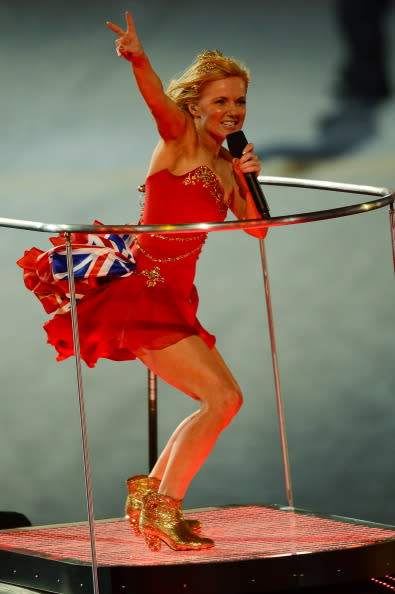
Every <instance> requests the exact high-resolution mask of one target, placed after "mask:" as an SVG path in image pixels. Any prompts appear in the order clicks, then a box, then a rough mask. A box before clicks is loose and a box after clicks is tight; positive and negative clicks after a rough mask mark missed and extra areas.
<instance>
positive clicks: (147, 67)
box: [107, 11, 187, 141]
mask: <svg viewBox="0 0 395 594" xmlns="http://www.w3.org/2000/svg"><path fill="white" fill-rule="evenodd" d="M125 18H126V25H127V27H126V31H124V30H123V29H121V27H118V26H117V25H114V23H110V22H107V27H108V28H109V29H111V30H112V31H114V32H115V33H117V35H119V37H118V39H116V40H115V47H116V51H117V54H118V56H121V57H123V58H125V60H127V61H128V62H130V63H131V65H132V69H133V73H134V76H135V79H136V82H137V85H138V87H139V89H140V92H141V94H142V96H143V98H144V100H145V102H146V104H147V105H148V108H149V109H150V111H151V113H152V115H153V116H154V118H155V120H156V123H157V126H158V130H159V134H160V135H161V137H162V138H163V139H164V140H165V141H167V140H173V139H176V138H178V137H179V136H181V135H182V134H183V133H184V132H185V127H186V123H187V114H186V113H184V112H183V111H182V110H181V109H180V108H179V107H177V105H176V104H175V103H174V102H173V101H172V100H171V99H170V98H169V97H168V96H167V95H166V94H165V92H164V89H163V85H162V81H161V80H160V78H159V77H158V75H157V74H156V72H155V71H154V69H153V68H152V66H151V63H150V61H149V59H148V57H147V55H146V54H145V52H144V48H143V46H142V44H141V41H140V39H139V37H138V35H137V33H136V28H135V25H134V22H133V18H132V15H131V13H130V12H128V11H127V12H126V13H125Z"/></svg>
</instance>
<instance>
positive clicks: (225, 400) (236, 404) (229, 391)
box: [208, 386, 243, 428]
mask: <svg viewBox="0 0 395 594" xmlns="http://www.w3.org/2000/svg"><path fill="white" fill-rule="evenodd" d="M242 404H243V395H242V393H241V390H240V388H239V387H238V386H226V387H224V386H222V388H219V389H218V391H216V394H214V395H213V398H212V399H211V400H210V402H209V403H208V408H209V411H210V413H211V414H212V415H213V416H214V417H215V418H216V421H217V422H218V423H219V425H220V426H221V427H222V428H223V427H226V426H227V425H229V423H230V422H231V420H232V419H233V418H234V417H235V416H236V415H237V413H238V412H239V410H240V408H241V406H242Z"/></svg>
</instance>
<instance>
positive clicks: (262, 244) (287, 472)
mask: <svg viewBox="0 0 395 594" xmlns="http://www.w3.org/2000/svg"><path fill="white" fill-rule="evenodd" d="M259 245H260V252H261V260H262V272H263V282H264V285H265V295H266V309H267V318H268V323H269V333H270V346H271V352H272V363H273V373H274V384H275V388H276V401H277V413H278V421H279V425H280V439H281V452H282V458H283V465H284V478H285V491H286V497H287V501H288V506H289V507H290V508H291V509H293V508H294V497H293V491H292V481H291V469H290V464H289V454H288V444H287V435H286V429H285V416H284V406H283V399H282V395H281V389H280V374H279V369H278V358H277V347H276V336H275V331H274V322H273V311H272V302H271V296H270V283H269V273H268V267H267V258H266V250H265V240H264V239H260V240H259Z"/></svg>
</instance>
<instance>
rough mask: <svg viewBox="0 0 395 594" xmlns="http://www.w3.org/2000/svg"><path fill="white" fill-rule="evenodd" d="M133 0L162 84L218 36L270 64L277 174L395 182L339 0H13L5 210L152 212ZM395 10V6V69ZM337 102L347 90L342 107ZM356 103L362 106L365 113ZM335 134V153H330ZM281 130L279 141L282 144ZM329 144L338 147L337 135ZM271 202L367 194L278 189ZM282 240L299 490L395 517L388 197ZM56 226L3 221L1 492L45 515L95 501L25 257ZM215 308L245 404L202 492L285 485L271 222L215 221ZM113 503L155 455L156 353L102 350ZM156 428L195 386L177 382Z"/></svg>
mask: <svg viewBox="0 0 395 594" xmlns="http://www.w3.org/2000/svg"><path fill="white" fill-rule="evenodd" d="M126 9H130V10H131V11H132V12H133V14H134V16H135V20H136V23H137V28H138V31H139V32H140V35H141V38H142V40H143V42H144V45H145V48H146V51H147V53H148V54H149V55H150V57H151V59H152V62H153V64H154V67H155V68H156V70H157V71H158V73H159V74H160V76H161V77H162V79H163V81H164V82H165V83H166V82H167V81H168V80H169V79H170V78H171V77H172V76H173V75H174V74H176V73H178V72H179V71H181V70H182V69H183V68H184V67H185V66H186V65H188V64H189V63H190V62H191V61H192V59H193V57H194V55H195V54H196V53H198V52H200V51H201V50H203V49H206V48H213V49H215V48H218V49H221V50H222V51H223V52H224V53H225V54H229V55H232V56H235V57H238V58H239V59H241V60H242V61H244V62H245V63H246V64H247V65H248V67H249V68H250V69H251V72H252V83H251V87H250V91H249V116H248V121H247V123H246V126H245V132H246V134H247V136H248V137H249V138H250V139H251V140H252V141H253V142H255V144H256V146H257V150H259V152H260V154H261V155H262V158H263V172H262V173H263V174H266V175H280V176H294V177H302V178H303V177H305V178H310V179H325V180H332V181H341V182H350V183H357V184H368V185H376V186H380V187H381V186H384V187H390V188H391V187H392V188H393V187H395V175H394V157H395V150H394V141H395V125H394V122H395V100H394V98H393V96H392V95H391V96H389V97H388V98H387V100H386V101H383V102H380V103H379V104H378V105H374V107H371V106H368V108H367V109H366V110H365V111H364V109H365V107H364V109H363V110H362V112H361V113H362V115H361V114H359V115H358V118H355V117H354V119H353V118H352V117H351V116H350V118H349V119H347V118H346V119H343V120H341V119H340V121H339V122H340V123H339V122H338V121H337V120H336V121H335V126H336V125H337V128H336V130H335V133H334V131H333V128H332V129H327V128H325V130H326V132H327V133H326V134H325V133H323V131H324V128H323V126H322V121H323V118H324V119H325V118H326V117H327V116H328V115H329V116H331V115H333V114H335V116H336V114H338V112H339V98H338V97H337V96H336V94H334V89H335V87H336V80H337V78H338V76H339V68H340V66H341V64H342V61H343V60H344V56H345V45H344V41H343V39H342V37H341V35H340V33H339V25H338V22H337V20H336V18H335V12H334V3H333V2H331V1H330V0H315V1H314V2H311V0H282V2H275V1H274V0H273V1H271V0H250V1H249V2H248V3H247V2H245V3H241V2H235V1H234V0H229V1H224V0H217V1H216V2H209V1H208V0H200V1H199V2H196V3H187V2H178V1H174V0H172V1H171V2H170V1H167V2H165V1H160V0H141V1H136V0H135V1H132V0H131V1H130V2H119V1H110V0H108V1H101V2H90V1H86V2H80V1H68V2H60V1H58V0H48V1H34V2H33V1H27V0H26V1H25V2H23V1H21V0H9V1H7V0H1V2H0V64H1V79H0V85H1V93H0V138H1V145H0V146H1V149H0V150H1V158H0V200H1V212H0V215H1V216H2V217H10V218H20V219H26V220H37V221H45V222H56V223H61V222H63V223H87V222H91V221H93V220H94V219H99V220H101V221H103V222H105V223H108V224H111V223H114V224H115V223H126V222H128V221H130V222H136V221H137V219H138V216H139V210H140V206H139V200H140V196H139V195H138V192H137V190H136V188H137V186H138V185H139V184H140V183H142V182H143V181H144V177H145V172H146V169H147V164H148V160H149V157H150V153H151V150H152V148H153V146H154V144H155V142H156V139H157V132H156V129H155V126H154V123H153V122H152V119H151V116H150V114H149V113H148V111H147V109H146V107H145V105H144V104H143V102H142V100H141V98H140V97H139V95H138V93H137V91H136V89H135V86H134V82H133V79H132V78H131V76H130V73H129V67H128V65H127V64H126V63H125V62H123V61H121V60H119V59H118V58H117V57H116V55H115V53H114V51H113V39H114V35H113V34H112V33H111V32H110V31H109V30H107V29H106V27H105V24H104V23H105V21H106V20H112V21H115V22H117V23H119V24H122V20H123V12H124V10H126ZM394 25H395V15H394V9H393V7H392V8H391V10H390V12H389V13H388V15H387V17H386V22H385V30H386V32H387V39H388V43H387V49H388V55H389V63H390V74H391V77H393V75H394V70H395V60H394V58H395V45H394V41H393V39H392V34H393V32H394ZM340 111H341V109H340ZM352 113H353V114H354V116H355V113H356V112H355V111H354V112H351V114H352ZM329 140H330V148H331V151H329V153H330V154H325V150H324V151H322V150H320V148H322V147H324V148H325V147H326V146H327V144H328V141H329ZM279 147H280V148H279ZM326 153H328V151H326ZM265 192H266V195H267V198H268V201H269V203H270V205H271V209H272V214H278V215H280V214H289V213H293V212H304V211H309V210H316V209H319V208H331V207H334V206H337V205H340V204H350V203H354V202H360V201H361V200H362V199H361V197H360V196H353V195H338V194H334V193H330V192H313V191H306V190H292V189H275V188H272V187H267V188H266V190H265ZM266 244H267V251H268V258H269V267H270V274H271V283H272V298H273V306H274V316H275V321H276V329H277V341H278V351H279V361H280V372H281V381H282V390H283V394H284V400H285V412H286V420H287V428H288V439H289V447H290V461H291V469H292V475H293V482H294V491H295V503H296V505H297V506H298V507H301V508H305V509H311V510H313V511H316V512H324V513H335V514H339V515H343V516H350V517H356V518H361V519H367V520H373V521H380V522H385V523H389V524H391V523H392V524H393V523H395V517H394V512H393V495H394V488H395V471H394V425H395V420H394V416H395V401H394V392H395V390H394V386H395V372H394V342H395V341H394V321H395V320H394V307H393V300H394V278H393V271H392V260H391V247H390V233H389V225H388V215H387V211H386V210H379V211H377V212H373V213H369V214H364V215H358V216H354V217H347V218H343V219H337V220H331V221H322V222H317V223H310V224H302V225H297V226H289V227H281V228H275V229H272V230H271V231H270V233H269V235H268V238H267V241H266ZM31 245H36V246H37V247H40V248H41V249H44V248H45V249H46V248H47V247H49V246H50V244H49V242H48V239H47V237H46V235H43V234H37V233H36V234H35V233H33V232H24V231H20V230H11V229H5V228H3V229H1V242H0V250H1V262H2V268H3V274H2V285H1V291H0V306H1V314H2V316H1V339H0V340H1V343H0V346H1V358H0V378H1V405H0V475H1V490H0V509H2V510H11V509H13V510H16V511H19V512H22V513H24V514H26V515H27V516H28V517H29V518H30V519H31V521H32V522H33V523H35V524H47V523H57V522H66V521H77V520H83V519H85V517H86V508H85V500H84V481H83V472H82V455H81V445H80V429H79V420H78V406H77V395H76V394H77V391H76V384H75V379H74V362H73V361H71V360H70V361H66V362H63V363H61V364H58V363H56V362H55V358H54V353H53V351H52V349H51V347H49V346H48V345H46V344H45V336H44V333H43V331H42V330H41V328H40V326H41V324H42V323H43V322H44V320H45V314H44V312H43V310H42V309H41V306H40V305H39V303H38V302H37V301H36V300H35V298H34V297H33V296H32V295H31V294H30V293H29V292H28V291H27V290H26V289H25V288H24V287H23V283H22V278H21V271H20V269H18V268H17V267H16V266H15V264H14V262H15V261H16V260H17V259H18V258H19V257H21V255H22V254H23V251H24V250H25V249H28V248H30V246H31ZM198 287H199V292H200V296H201V306H200V316H199V317H200V319H201V321H202V323H203V324H204V325H205V326H206V327H207V328H208V329H210V330H211V331H212V332H214V333H215V334H216V335H217V337H218V347H219V349H220V351H221V352H222V354H223V355H224V357H225V359H226V360H227V362H228V363H229V366H230V367H231V369H232V370H233V371H234V373H235V375H236V377H237V378H238V380H239V383H240V385H241V386H242V388H243V392H244V395H245V405H244V407H243V409H242V410H241V412H240V414H239V415H238V417H237V419H236V420H235V421H234V422H233V424H232V425H231V426H230V427H229V428H228V429H227V431H226V432H225V433H224V434H223V436H222V437H221V438H220V440H219V442H218V445H217V447H216V448H215V451H214V452H213V454H212V456H211V457H210V459H209V461H208V462H207V463H206V465H205V467H204V468H203V470H202V471H201V472H200V473H199V475H198V476H197V477H196V478H195V480H194V481H193V483H192V485H191V488H190V491H189V493H188V495H187V498H186V501H185V505H186V507H198V506H199V507H200V506H210V505H222V504H228V503H237V502H242V503H251V502H260V503H263V502H266V503H286V497H285V493H284V481H283V471H282V463H281V455H280V442H279V435H278V425H277V420H276V406H275V397H274V396H275V394H274V386H273V376H272V370H271V358H270V350H269V343H268V332H267V323H266V313H265V304H264V293H263V285H262V275H261V269H260V261H259V251H258V244H257V242H256V241H255V240H254V239H252V238H251V237H248V236H247V235H245V234H243V233H242V232H228V233H215V234H212V235H211V236H210V238H209V241H208V244H207V246H206V249H205V252H204V254H203V255H202V257H201V259H200V267H199V273H198ZM84 380H85V392H86V401H87V416H88V428H89V443H90V453H91V461H92V474H93V484H94V495H95V513H96V516H97V517H98V518H108V517H118V516H120V515H122V512H123V501H124V495H125V491H124V480H125V479H126V478H127V477H128V476H130V475H132V474H137V473H141V472H144V471H145V470H146V468H147V414H146V408H147V406H146V371H145V369H144V368H143V366H142V365H141V364H140V363H138V362H134V363H122V364H119V363H113V362H110V361H101V362H100V363H99V364H98V365H97V368H96V369H95V370H86V369H84ZM159 407H160V410H159V425H160V430H159V434H160V442H161V443H164V441H165V439H166V438H167V437H168V435H169V433H170V432H171V431H172V429H173V428H174V426H175V425H176V423H177V422H178V421H179V420H180V419H181V418H183V417H184V416H185V415H186V414H188V413H189V412H190V411H192V410H193V409H194V407H195V404H194V402H192V401H189V400H188V399H187V398H186V397H184V396H182V395H180V394H178V393H177V392H176V391H175V390H173V389H171V388H168V387H166V386H164V385H163V384H162V383H160V386H159Z"/></svg>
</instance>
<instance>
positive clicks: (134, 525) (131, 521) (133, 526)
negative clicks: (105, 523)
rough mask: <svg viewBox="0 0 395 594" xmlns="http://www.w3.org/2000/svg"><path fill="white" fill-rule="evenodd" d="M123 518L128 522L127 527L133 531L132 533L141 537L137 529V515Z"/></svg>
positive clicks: (138, 528)
mask: <svg viewBox="0 0 395 594" xmlns="http://www.w3.org/2000/svg"><path fill="white" fill-rule="evenodd" d="M125 518H126V519H127V520H128V522H129V525H130V527H131V529H132V530H133V532H134V533H135V535H136V536H141V530H140V527H139V514H130V513H129V514H128V515H127V516H125Z"/></svg>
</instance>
